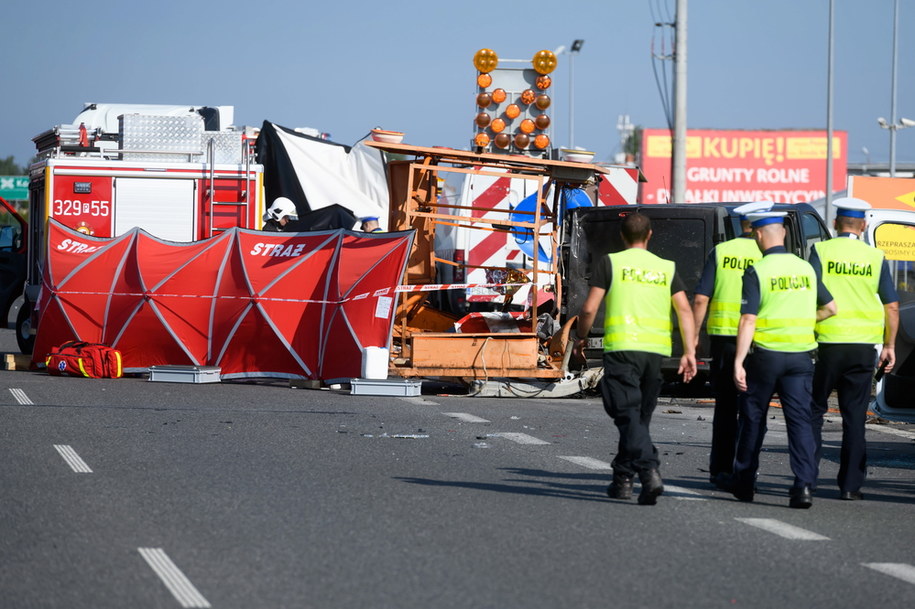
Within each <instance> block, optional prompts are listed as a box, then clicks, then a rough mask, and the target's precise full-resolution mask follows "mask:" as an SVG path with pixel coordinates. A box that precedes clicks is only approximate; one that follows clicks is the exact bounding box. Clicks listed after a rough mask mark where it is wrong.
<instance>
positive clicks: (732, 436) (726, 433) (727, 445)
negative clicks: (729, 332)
mask: <svg viewBox="0 0 915 609" xmlns="http://www.w3.org/2000/svg"><path fill="white" fill-rule="evenodd" d="M709 347H710V348H711V355H712V364H711V370H710V372H711V379H712V390H713V391H714V394H715V418H714V419H713V421H712V450H711V454H710V455H709V475H710V476H711V477H713V478H714V477H715V476H716V475H717V474H730V473H731V467H733V465H734V450H735V447H736V445H737V393H738V392H737V387H736V386H735V385H734V354H735V352H736V351H737V337H736V336H717V335H710V336H709Z"/></svg>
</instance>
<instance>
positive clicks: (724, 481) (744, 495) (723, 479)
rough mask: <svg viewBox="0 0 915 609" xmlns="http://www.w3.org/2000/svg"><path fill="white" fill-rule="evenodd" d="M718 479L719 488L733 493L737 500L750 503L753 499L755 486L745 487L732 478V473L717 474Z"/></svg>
mask: <svg viewBox="0 0 915 609" xmlns="http://www.w3.org/2000/svg"><path fill="white" fill-rule="evenodd" d="M718 476H720V479H719V480H718V484H717V485H716V486H718V488H719V489H721V490H722V491H725V492H727V493H731V494H732V495H734V498H735V499H737V500H738V501H743V502H744V503H750V502H751V501H753V494H754V493H755V492H756V489H755V488H752V487H751V488H747V487H746V486H743V485H740V484H738V483H737V481H736V480H734V475H733V474H718Z"/></svg>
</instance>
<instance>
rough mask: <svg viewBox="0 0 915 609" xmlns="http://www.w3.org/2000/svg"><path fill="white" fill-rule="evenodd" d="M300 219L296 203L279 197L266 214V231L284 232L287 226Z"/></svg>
mask: <svg viewBox="0 0 915 609" xmlns="http://www.w3.org/2000/svg"><path fill="white" fill-rule="evenodd" d="M298 219H299V212H298V210H297V209H296V206H295V203H293V202H292V201H291V200H290V199H287V198H286V197H277V198H276V199H274V200H273V204H272V205H271V206H270V208H269V209H268V210H267V213H265V214H264V229H263V230H265V231H270V232H275V233H277V232H283V231H284V230H286V225H287V224H288V223H289V222H291V221H294V220H298Z"/></svg>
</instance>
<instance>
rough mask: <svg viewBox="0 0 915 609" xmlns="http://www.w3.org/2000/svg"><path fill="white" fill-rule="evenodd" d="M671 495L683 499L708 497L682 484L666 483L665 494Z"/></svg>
mask: <svg viewBox="0 0 915 609" xmlns="http://www.w3.org/2000/svg"><path fill="white" fill-rule="evenodd" d="M668 495H669V496H671V498H673V499H679V500H681V501H705V500H706V497H705V496H704V495H702V493H697V492H696V491H694V490H692V489H688V488H684V487H682V486H674V485H673V484H667V483H666V482H665V483H664V496H665V497H667V496H668Z"/></svg>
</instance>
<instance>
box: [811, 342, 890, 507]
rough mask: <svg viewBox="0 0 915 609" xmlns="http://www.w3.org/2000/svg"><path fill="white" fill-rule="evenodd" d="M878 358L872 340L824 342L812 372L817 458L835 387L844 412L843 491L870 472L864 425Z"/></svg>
mask: <svg viewBox="0 0 915 609" xmlns="http://www.w3.org/2000/svg"><path fill="white" fill-rule="evenodd" d="M876 358H877V353H876V351H875V350H874V346H873V345H870V344H857V343H846V344H839V343H835V344H832V343H822V344H820V347H819V357H818V359H817V364H816V371H815V372H814V375H813V399H814V411H813V414H814V419H813V421H814V424H813V425H814V434H815V435H816V442H817V461H818V462H819V458H820V454H821V449H822V431H823V416H824V415H825V414H826V412H827V410H828V400H829V395H830V394H831V393H832V390H833V389H835V390H836V393H837V395H838V398H839V411H840V412H841V413H842V450H841V453H840V461H839V476H838V478H837V480H838V483H839V490H840V491H842V492H845V491H858V490H860V489H861V485H862V484H864V478H865V477H866V475H867V445H866V442H865V438H864V433H865V432H864V429H865V423H866V421H867V406H868V403H869V402H870V397H871V375H872V374H873V372H874V365H875V363H876Z"/></svg>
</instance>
